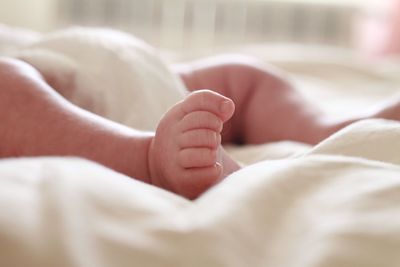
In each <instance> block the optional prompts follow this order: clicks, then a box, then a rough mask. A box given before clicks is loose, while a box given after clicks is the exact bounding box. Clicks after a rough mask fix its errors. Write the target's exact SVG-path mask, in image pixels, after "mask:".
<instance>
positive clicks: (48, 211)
mask: <svg viewBox="0 0 400 267" xmlns="http://www.w3.org/2000/svg"><path fill="white" fill-rule="evenodd" d="M5 32H6V31H4V30H3V31H2V34H3V36H1V35H0V37H2V40H3V43H2V46H0V47H1V48H3V49H2V53H3V54H5V55H9V56H16V57H20V58H23V59H24V60H26V61H28V62H30V63H31V64H33V65H35V67H37V68H39V69H41V70H45V69H46V68H47V70H48V71H54V73H55V75H58V74H59V75H63V74H65V72H71V71H74V73H75V74H76V76H73V77H74V79H75V80H76V82H77V84H78V85H79V86H78V87H79V88H82V92H83V91H84V89H85V86H89V85H90V86H89V87H92V85H93V83H94V82H96V81H94V80H93V79H89V80H88V79H86V80H85V77H86V76H85V75H89V74H90V73H92V74H93V73H94V72H95V74H96V75H99V73H100V74H102V77H103V78H102V79H103V80H101V83H100V82H98V81H97V82H98V84H97V85H98V87H97V88H100V89H99V91H98V92H96V95H97V96H98V97H97V98H96V101H97V102H96V103H97V104H98V105H103V106H105V107H107V108H106V109H101V110H106V111H107V112H106V113H105V114H102V115H104V116H108V117H110V118H111V119H114V120H116V121H119V122H121V123H125V124H127V125H130V126H135V127H137V128H142V129H149V130H151V129H152V128H154V126H155V123H156V122H157V120H158V119H159V116H161V115H162V113H163V112H164V111H165V109H166V108H167V107H168V106H169V105H171V104H173V103H174V101H176V99H179V98H180V97H181V96H182V94H183V85H182V84H181V82H180V81H179V80H178V79H177V77H175V76H174V75H173V74H172V73H171V71H170V70H169V67H168V64H166V63H165V61H167V60H168V59H161V58H159V57H158V55H157V53H158V52H157V51H155V50H154V49H152V48H150V47H148V46H146V45H144V44H143V43H142V42H141V41H139V40H136V39H133V41H132V40H131V39H130V38H132V37H129V36H126V35H120V34H119V33H115V32H112V31H107V30H102V29H100V30H99V29H83V28H76V29H72V30H67V31H63V32H59V33H55V34H50V35H48V36H39V35H29V36H28V35H26V32H24V33H22V32H17V31H15V30H12V31H11V32H10V31H7V36H8V37H7V38H5V37H4V36H5ZM10 33H11V35H12V38H11V37H10V35H9V34H10ZM77 35H78V36H80V37H79V38H78V41H77V40H76V36H77ZM71 36H72V37H71ZM88 36H89V37H88ZM63 38H64V39H63ZM71 38H72V39H71ZM124 38H128V40H129V41H126V39H124ZM87 39H90V40H96V41H94V42H93V41H90V47H89V48H90V49H89V48H88V47H86V49H89V50H87V51H90V50H93V49H94V48H95V47H96V46H98V47H97V49H99V51H100V50H101V49H103V50H102V51H103V52H99V54H97V56H99V55H101V56H102V57H103V58H106V59H107V62H111V63H110V64H111V66H112V67H113V68H114V69H115V70H118V71H120V70H121V73H123V72H122V70H129V71H128V72H125V73H128V74H129V75H125V76H124V75H122V74H119V76H118V77H119V78H120V79H124V80H123V81H124V82H122V83H121V82H118V83H117V82H116V81H115V80H113V79H112V77H113V74H115V73H116V72H114V73H111V74H110V73H104V68H93V67H92V68H90V66H92V65H90V64H89V63H90V62H93V60H97V58H96V57H95V56H96V53H94V54H92V55H91V56H90V57H89V56H87V55H86V54H85V55H86V56H79V53H81V54H82V55H83V51H85V50H82V49H83V48H84V45H85V42H87ZM5 40H6V41H5ZM73 40H75V41H73ZM79 40H80V41H79ZM99 40H100V42H99ZM79 42H81V43H79ZM82 42H83V43H82ZM126 42H131V45H129V46H126V45H125V44H126ZM5 47H6V48H7V49H5ZM105 48H106V50H104V49H105ZM104 51H105V52H104ZM278 51H285V52H284V53H283V54H282V53H278ZM232 52H235V53H246V54H252V55H256V56H258V57H259V58H263V59H264V60H265V61H267V62H269V63H270V64H274V65H276V66H278V67H280V68H282V69H284V70H286V71H287V72H288V73H290V75H291V77H292V79H293V80H294V82H295V83H297V84H298V86H299V88H300V90H301V91H302V92H304V94H305V95H306V97H308V98H309V99H310V100H313V99H318V100H319V101H318V103H320V104H321V108H323V109H326V110H327V111H328V112H332V113H334V114H336V115H337V116H340V115H341V114H343V113H344V112H348V111H351V110H357V109H362V108H365V107H366V106H368V105H371V104H374V103H376V102H377V101H378V100H385V99H391V98H392V97H395V96H396V95H397V94H398V92H399V91H398V87H399V85H400V76H399V73H400V64H398V63H396V62H375V63H374V65H371V64H366V62H364V61H362V60H361V59H360V58H358V57H357V55H354V54H352V53H349V52H348V51H340V50H335V49H326V48H324V49H322V48H315V47H314V48H304V47H294V46H280V47H278V46H276V47H268V46H266V45H256V46H252V47H242V48H234V49H232ZM299 52H301V53H299ZM105 55H106V57H105ZM121 55H122V56H121ZM194 57H196V55H190V56H188V55H184V54H181V55H178V56H175V57H173V60H174V61H176V62H177V61H185V60H189V59H192V58H194ZM121 58H122V59H123V60H121ZM64 59H68V62H69V63H70V64H69V65H67V67H65V65H63V66H61V67H59V66H60V65H58V63H59V61H60V60H64ZM169 60H171V58H170V59H169ZM137 62H140V63H141V64H143V65H142V66H145V68H142V69H145V71H144V72H140V71H138V69H137V68H135V64H137ZM171 64H172V63H171ZM135 70H136V71H135ZM93 75H94V74H93ZM149 76H150V77H152V79H149V78H148V77H149ZM154 77H156V78H154ZM113 82H114V83H113ZM132 84H134V85H135V86H132ZM102 85H103V87H102ZM128 85H129V86H128ZM161 85H162V86H163V88H166V87H168V90H167V93H162V92H160V91H159V88H160V87H161ZM107 88H108V89H107ZM109 88H113V90H110V89H109ZM132 88H135V89H132ZM144 88H146V90H145V89H144ZM86 89H87V88H86ZM128 89H129V90H128ZM120 92H124V96H125V100H121V101H122V102H119V101H118V98H115V95H118V94H119V93H120ZM155 93H157V94H162V95H163V96H165V97H163V98H162V104H159V103H157V104H155V103H154V102H153V101H151V99H153V98H154V94H155ZM126 94H128V97H126ZM139 97H140V101H139V100H138V98H139ZM110 99H112V100H110ZM126 99H128V100H126ZM321 99H324V101H321ZM71 101H74V102H75V103H79V94H78V95H77V96H76V98H74V99H71ZM116 101H117V103H120V104H119V105H116V104H115V103H116ZM160 101H161V100H160ZM338 103H341V104H340V105H339V104H338ZM133 111H134V112H133ZM138 112H142V114H146V116H143V115H142V116H132V113H135V114H138ZM0 127H2V126H0ZM399 140H400V124H399V123H398V122H395V121H388V120H378V119H376V120H366V121H362V122H358V123H355V124H353V125H351V126H349V127H347V128H345V129H343V130H341V131H339V132H338V133H336V134H334V135H332V136H331V137H329V138H327V139H326V140H324V141H322V142H321V143H320V144H318V145H316V146H315V147H310V146H306V145H304V144H300V143H294V142H279V143H271V144H266V145H261V146H245V147H229V148H228V151H229V152H230V153H231V154H232V156H234V157H235V158H236V159H238V160H239V161H241V162H243V164H244V165H245V166H246V167H245V168H243V169H241V170H240V171H238V172H236V173H234V174H232V175H230V176H229V177H228V178H226V179H225V180H224V181H223V182H221V183H220V184H218V185H217V186H215V187H213V188H212V189H210V190H209V191H207V192H206V193H205V194H203V195H202V196H201V197H200V198H198V199H197V200H195V201H188V200H186V199H184V198H181V197H179V196H177V195H174V194H172V193H170V192H167V191H164V190H161V189H159V188H156V187H153V186H150V185H147V184H144V183H141V182H139V181H136V180H133V179H130V178H129V177H126V176H124V175H122V174H119V173H116V172H114V171H112V170H110V169H107V168H105V167H103V166H101V165H99V164H97V163H94V162H89V161H87V160H84V159H79V158H63V157H38V158H19V159H3V160H0V265H1V266H24V267H25V266H31V267H34V266H41V267H48V266H60V267H62V266H82V267H83V266H84V267H89V266H96V267H100V266H118V267H119V266H121V267H122V266H194V267H195V266H218V267H220V266H230V267H234V266H260V267H261V266H263V267H267V266H271V267H272V266H273V267H276V266H280V267H289V266H297V267H354V266H385V267H392V266H393V267H395V266H400V254H399V253H398V252H399V249H400V166H399V165H400V153H399V151H400V141H399Z"/></svg>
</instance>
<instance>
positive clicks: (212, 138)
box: [178, 129, 221, 149]
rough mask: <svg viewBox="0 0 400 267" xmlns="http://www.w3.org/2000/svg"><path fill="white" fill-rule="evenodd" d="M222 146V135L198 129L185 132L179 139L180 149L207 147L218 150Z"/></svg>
mask: <svg viewBox="0 0 400 267" xmlns="http://www.w3.org/2000/svg"><path fill="white" fill-rule="evenodd" d="M220 144H221V135H220V134H219V133H217V132H215V131H212V130H209V129H197V130H191V131H187V132H184V133H183V134H181V135H180V137H179V138H178V145H179V147H180V148H182V149H183V148H199V147H207V148H211V149H216V148H217V147H218V146H219V145H220Z"/></svg>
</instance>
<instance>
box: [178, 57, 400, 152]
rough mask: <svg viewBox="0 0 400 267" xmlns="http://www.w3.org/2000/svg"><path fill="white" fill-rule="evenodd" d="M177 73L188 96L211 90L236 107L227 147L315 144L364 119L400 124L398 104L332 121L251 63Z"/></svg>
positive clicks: (230, 61)
mask: <svg viewBox="0 0 400 267" xmlns="http://www.w3.org/2000/svg"><path fill="white" fill-rule="evenodd" d="M177 71H178V72H179V73H180V74H181V77H182V79H183V81H184V82H185V84H186V86H187V87H188V88H189V90H191V91H193V90H198V89H200V88H209V89H211V90H214V91H216V92H218V93H220V94H222V95H225V96H227V97H229V98H231V99H232V100H233V101H234V102H235V104H236V113H235V116H234V117H233V118H232V119H231V121H230V122H228V123H227V125H226V131H224V134H223V142H233V143H250V144H259V143H266V142H273V141H280V140H293V141H299V142H304V143H309V144H316V143H318V142H320V141H321V140H323V139H325V138H326V137H328V136H329V135H331V134H332V133H334V132H336V131H338V130H340V129H341V128H343V127H345V126H347V125H349V124H351V123H353V122H355V121H358V120H361V119H366V118H386V119H392V120H400V101H399V99H395V100H394V101H392V102H391V103H383V104H382V105H381V106H380V107H379V108H377V109H375V110H370V111H367V112H365V113H362V114H355V115H354V116H348V117H347V118H344V119H336V118H333V117H332V116H330V115H329V114H326V113H324V112H322V111H321V110H320V109H318V108H317V106H316V105H314V104H313V103H310V102H309V101H307V100H306V99H305V98H304V97H303V96H302V95H301V93H299V92H298V91H297V90H296V88H295V87H294V86H293V85H292V84H291V83H290V80H289V79H288V78H287V77H285V76H284V74H283V73H281V72H279V71H278V70H276V69H274V68H272V67H270V66H267V65H266V64H265V63H263V62H261V61H258V60H256V59H253V58H250V57H244V56H223V57H215V58H210V59H205V60H201V61H197V62H194V63H192V64H188V65H180V66H178V67H177Z"/></svg>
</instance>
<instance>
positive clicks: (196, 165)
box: [0, 59, 239, 199]
mask: <svg viewBox="0 0 400 267" xmlns="http://www.w3.org/2000/svg"><path fill="white" fill-rule="evenodd" d="M0 81H1V82H0V121H1V122H2V126H1V127H0V139H1V140H2V145H1V147H0V158H7V157H20V156H51V155H56V156H79V157H83V158H87V159H91V160H93V161H96V162H99V163H101V164H103V165H105V166H107V167H109V168H112V169H114V170H116V171H118V172H121V173H124V174H126V175H128V176H130V177H134V178H136V179H139V180H142V181H144V182H146V183H149V184H153V185H156V186H159V187H162V188H164V189H167V190H170V191H172V192H175V193H177V194H180V195H182V196H184V197H187V198H189V199H194V198H196V197H197V196H199V195H200V194H201V193H203V192H204V191H205V190H206V189H208V188H210V187H211V186H212V185H214V184H215V183H218V182H219V181H220V180H221V179H222V178H224V177H225V176H227V175H228V174H230V173H232V172H234V171H236V170H238V169H239V165H238V164H237V163H236V162H234V161H233V160H232V159H230V158H229V157H228V156H227V154H226V153H225V152H224V150H223V148H222V147H221V131H222V128H223V124H224V122H226V121H227V120H229V119H230V118H231V117H232V115H233V113H234V109H235V107H234V103H233V102H232V100H230V99H228V98H226V97H224V96H222V95H220V94H218V93H215V92H212V91H209V90H201V91H196V92H193V93H191V94H189V95H188V96H187V97H186V98H185V99H183V100H182V101H181V102H179V103H177V104H176V105H174V106H173V107H172V108H171V109H170V110H169V111H168V112H167V113H166V114H165V115H164V117H163V118H162V119H161V121H160V122H159V125H158V128H157V131H156V132H155V133H149V132H142V131H137V130H135V129H131V128H129V127H125V126H122V125H119V124H117V123H114V122H111V121H109V120H106V119H104V118H102V117H99V116H97V115H95V114H93V113H90V112H88V111H86V110H83V109H81V108H79V107H77V106H75V105H73V104H71V103H70V102H69V101H67V100H66V99H64V98H63V97H61V96H60V95H59V94H58V93H57V92H56V91H55V90H54V88H52V87H51V86H50V85H49V84H48V83H47V82H46V81H45V79H44V78H43V76H42V74H40V73H38V72H37V71H36V70H35V69H34V68H33V67H31V66H30V65H28V64H26V63H24V62H22V61H19V60H15V59H0Z"/></svg>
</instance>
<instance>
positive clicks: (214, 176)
mask: <svg viewBox="0 0 400 267" xmlns="http://www.w3.org/2000/svg"><path fill="white" fill-rule="evenodd" d="M221 174H222V166H221V165H220V164H215V165H214V166H209V167H205V168H192V169H187V170H185V171H184V172H183V173H182V180H181V182H180V185H179V187H178V188H177V191H178V192H177V193H179V194H181V195H183V196H185V197H187V198H189V199H195V198H197V197H198V196H199V195H200V194H202V193H203V192H204V191H206V190H207V189H209V188H210V187H211V186H213V185H215V184H216V183H218V182H219V181H220V180H221V177H222V175H221Z"/></svg>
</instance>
